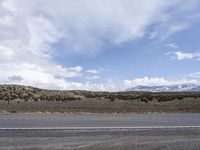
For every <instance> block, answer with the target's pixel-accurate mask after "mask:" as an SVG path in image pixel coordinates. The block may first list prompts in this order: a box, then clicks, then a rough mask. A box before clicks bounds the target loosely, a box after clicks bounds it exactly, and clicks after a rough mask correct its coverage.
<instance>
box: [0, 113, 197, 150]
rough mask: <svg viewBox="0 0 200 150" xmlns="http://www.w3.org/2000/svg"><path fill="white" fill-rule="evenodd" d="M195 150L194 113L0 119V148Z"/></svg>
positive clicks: (195, 116)
mask: <svg viewBox="0 0 200 150" xmlns="http://www.w3.org/2000/svg"><path fill="white" fill-rule="evenodd" d="M11 149H12V150H33V149H34V150H35V149H36V150H37V149H38V150H39V149H43V150H62V149H64V150H65V149H66V150H111V149H114V150H121V149H124V150H134V149H136V150H149V149H150V150H154V149H156V150H163V149H164V150H171V149H176V150H179V149H180V150H183V149H185V150H186V149H190V150H199V149H200V114H189V113H188V114H139V115H135V114H134V115H122V114H109V115H108V114H87V115H74V114H67V115H19V114H16V115H0V150H11Z"/></svg>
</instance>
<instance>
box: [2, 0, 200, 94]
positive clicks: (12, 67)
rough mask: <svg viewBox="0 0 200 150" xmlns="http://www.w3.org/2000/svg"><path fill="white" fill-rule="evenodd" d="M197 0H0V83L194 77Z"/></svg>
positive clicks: (74, 84)
mask: <svg viewBox="0 0 200 150" xmlns="http://www.w3.org/2000/svg"><path fill="white" fill-rule="evenodd" d="M199 27H200V0H173V1H172V0H84V1H83V0H59V1H58V0H0V84H19V85H29V86H34V87H39V88H45V89H59V90H77V89H79V90H92V91H121V90H125V89H127V88H131V87H136V86H138V85H146V86H158V85H176V84H200V42H199V39H200V28H199Z"/></svg>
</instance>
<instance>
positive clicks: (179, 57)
mask: <svg viewBox="0 0 200 150" xmlns="http://www.w3.org/2000/svg"><path fill="white" fill-rule="evenodd" d="M166 55H170V56H171V57H172V58H174V59H177V60H187V59H188V60H190V59H195V60H199V59H200V53H186V52H181V51H176V52H169V53H167V54H166Z"/></svg>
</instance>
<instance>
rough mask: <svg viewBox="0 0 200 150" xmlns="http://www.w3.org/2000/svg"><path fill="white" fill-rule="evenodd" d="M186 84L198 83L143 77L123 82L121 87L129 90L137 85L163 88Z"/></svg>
mask: <svg viewBox="0 0 200 150" xmlns="http://www.w3.org/2000/svg"><path fill="white" fill-rule="evenodd" d="M187 83H192V84H199V83H200V82H199V81H197V80H186V79H182V80H175V81H172V80H166V79H165V78H163V77H154V78H149V77H143V78H136V79H133V80H124V81H123V85H124V87H126V88H131V87H136V86H139V85H142V86H163V85H177V84H187Z"/></svg>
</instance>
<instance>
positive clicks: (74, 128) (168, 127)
mask: <svg viewBox="0 0 200 150" xmlns="http://www.w3.org/2000/svg"><path fill="white" fill-rule="evenodd" d="M185 128H200V126H142V127H139V126H135V127H30V128H27V127H22V128H21V127H19V128H17V127H16V128H0V130H81V129H82V130H84V129H88V130H89V129H91V130H92V129H185Z"/></svg>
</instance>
